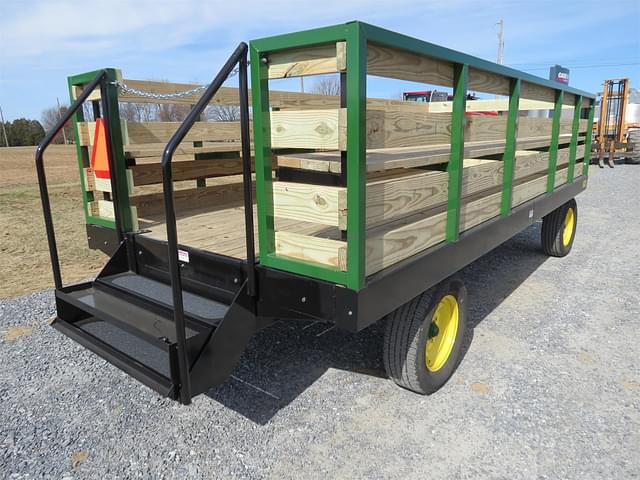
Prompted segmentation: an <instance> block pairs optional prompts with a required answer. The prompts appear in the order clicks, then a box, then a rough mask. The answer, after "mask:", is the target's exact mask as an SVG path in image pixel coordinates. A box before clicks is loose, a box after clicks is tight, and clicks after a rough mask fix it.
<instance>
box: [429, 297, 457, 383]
mask: <svg viewBox="0 0 640 480" xmlns="http://www.w3.org/2000/svg"><path fill="white" fill-rule="evenodd" d="M458 320H459V310H458V301H457V300H456V297H454V296H453V295H446V296H445V297H443V298H442V300H440V303H438V306H437V307H436V311H435V312H434V314H433V319H432V320H431V324H430V325H429V332H428V340H427V346H426V348H425V363H426V366H427V370H429V371H430V372H437V371H438V370H440V369H441V368H442V367H443V366H444V365H445V363H447V360H449V356H450V355H451V351H452V350H453V345H454V344H455V342H456V335H457V334H458Z"/></svg>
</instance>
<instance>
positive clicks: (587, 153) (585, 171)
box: [582, 100, 596, 177]
mask: <svg viewBox="0 0 640 480" xmlns="http://www.w3.org/2000/svg"><path fill="white" fill-rule="evenodd" d="M595 111H596V107H595V101H594V100H591V104H590V105H589V113H588V117H589V119H588V121H587V134H586V135H585V137H584V163H583V164H582V175H584V176H585V177H586V176H588V175H589V162H590V161H591V137H592V135H593V114H594V113H595Z"/></svg>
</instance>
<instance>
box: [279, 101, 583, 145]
mask: <svg viewBox="0 0 640 480" xmlns="http://www.w3.org/2000/svg"><path fill="white" fill-rule="evenodd" d="M465 121H466V127H465V140H466V142H468V143H473V142H484V141H503V139H504V138H505V137H506V123H507V117H506V116H494V115H471V116H467V117H465ZM551 124H552V122H551V119H548V118H534V117H521V118H520V119H519V125H518V138H519V139H528V138H534V137H536V138H537V137H548V138H549V139H550V138H551ZM585 126H586V125H585ZM450 131H451V114H449V113H432V112H425V111H422V112H418V111H402V110H398V109H395V110H394V109H387V110H375V109H368V110H367V125H366V141H367V148H368V149H381V148H401V147H416V146H421V145H440V144H444V143H449V139H450ZM571 132H572V120H571V119H564V120H561V122H560V133H561V134H571ZM271 137H272V138H271V142H272V147H273V148H306V149H326V150H345V149H346V139H347V128H346V109H340V110H332V109H328V110H297V111H296V110H286V111H276V112H272V114H271Z"/></svg>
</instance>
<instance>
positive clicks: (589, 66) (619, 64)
mask: <svg viewBox="0 0 640 480" xmlns="http://www.w3.org/2000/svg"><path fill="white" fill-rule="evenodd" d="M635 65H640V62H629V63H600V64H593V65H563V66H566V67H567V68H570V69H574V70H575V69H580V68H604V67H629V66H635ZM548 69H549V67H548V66H547V67H539V68H520V70H524V71H525V72H533V71H536V70H548Z"/></svg>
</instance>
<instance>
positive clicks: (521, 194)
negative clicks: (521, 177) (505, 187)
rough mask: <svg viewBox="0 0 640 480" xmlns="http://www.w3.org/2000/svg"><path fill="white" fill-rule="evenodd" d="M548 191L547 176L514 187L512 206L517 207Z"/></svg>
mask: <svg viewBox="0 0 640 480" xmlns="http://www.w3.org/2000/svg"><path fill="white" fill-rule="evenodd" d="M546 191H547V176H546V175H542V176H540V177H538V178H535V179H533V180H530V181H528V182H525V183H522V184H520V185H516V186H515V187H513V195H512V196H511V206H512V207H517V206H518V205H521V204H523V203H525V202H527V201H529V200H531V199H532V198H535V197H537V196H539V195H542V194H544V193H545V192H546Z"/></svg>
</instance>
